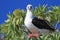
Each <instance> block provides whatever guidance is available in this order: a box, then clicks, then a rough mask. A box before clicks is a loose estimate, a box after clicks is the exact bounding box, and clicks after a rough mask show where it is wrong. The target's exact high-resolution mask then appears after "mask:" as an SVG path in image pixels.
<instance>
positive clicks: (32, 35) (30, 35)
mask: <svg viewBox="0 0 60 40" xmlns="http://www.w3.org/2000/svg"><path fill="white" fill-rule="evenodd" d="M38 36H39V34H29V38H32V37H35V38H37V37H38Z"/></svg>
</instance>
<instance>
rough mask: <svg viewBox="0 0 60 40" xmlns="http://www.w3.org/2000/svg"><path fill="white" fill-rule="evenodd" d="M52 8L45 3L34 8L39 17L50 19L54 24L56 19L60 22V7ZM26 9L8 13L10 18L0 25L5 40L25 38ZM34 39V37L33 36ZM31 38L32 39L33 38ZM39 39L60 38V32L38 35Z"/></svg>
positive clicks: (21, 39)
mask: <svg viewBox="0 0 60 40" xmlns="http://www.w3.org/2000/svg"><path fill="white" fill-rule="evenodd" d="M51 8H52V10H51V11H50V9H49V8H48V7H47V6H46V5H44V6H40V5H39V6H38V7H37V8H35V9H34V11H33V13H34V15H35V16H37V17H38V18H41V19H44V20H48V21H49V22H50V23H51V25H53V24H54V22H55V21H58V22H60V16H59V15H60V7H51ZM25 14H26V11H24V10H19V9H16V10H14V11H13V13H12V14H9V15H7V16H8V19H7V20H6V21H5V23H4V24H2V25H0V26H1V27H0V31H1V33H3V34H4V39H5V40H24V33H25V32H24V30H25V27H23V25H24V18H25ZM32 39H33V38H32ZM32 39H31V40H32ZM38 39H39V40H60V33H59V32H57V33H56V34H55V33H51V34H50V35H43V36H42V37H40V36H39V37H38Z"/></svg>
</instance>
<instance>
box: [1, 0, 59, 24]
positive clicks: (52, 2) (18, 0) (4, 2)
mask: <svg viewBox="0 0 60 40" xmlns="http://www.w3.org/2000/svg"><path fill="white" fill-rule="evenodd" d="M27 4H32V5H33V7H34V8H35V7H37V6H38V5H45V4H48V6H60V0H0V24H3V23H4V20H7V18H8V17H7V14H8V13H9V12H11V13H12V12H13V11H14V10H15V9H24V10H25V9H26V5H27Z"/></svg>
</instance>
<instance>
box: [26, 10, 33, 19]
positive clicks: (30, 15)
mask: <svg viewBox="0 0 60 40" xmlns="http://www.w3.org/2000/svg"><path fill="white" fill-rule="evenodd" d="M26 17H28V18H33V14H32V11H30V10H27V14H26Z"/></svg>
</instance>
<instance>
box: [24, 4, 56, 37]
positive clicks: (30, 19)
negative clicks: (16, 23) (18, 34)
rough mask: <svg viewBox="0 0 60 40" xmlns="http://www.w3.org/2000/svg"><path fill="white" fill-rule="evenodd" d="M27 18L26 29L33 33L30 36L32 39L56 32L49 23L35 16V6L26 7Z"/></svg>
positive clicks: (25, 21)
mask: <svg viewBox="0 0 60 40" xmlns="http://www.w3.org/2000/svg"><path fill="white" fill-rule="evenodd" d="M26 9H27V11H26V17H25V20H24V24H25V26H26V28H27V29H28V30H29V31H30V32H31V34H29V36H30V37H32V36H34V37H36V38H37V37H38V36H39V35H42V34H49V33H50V32H54V31H55V29H54V28H53V27H52V26H51V25H50V24H49V22H48V21H46V20H43V19H40V18H38V17H36V16H34V14H33V6H32V5H31V4H28V5H27V7H26Z"/></svg>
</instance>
